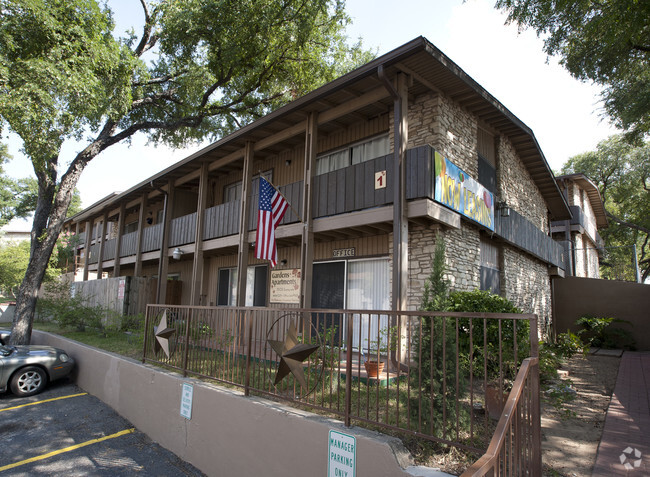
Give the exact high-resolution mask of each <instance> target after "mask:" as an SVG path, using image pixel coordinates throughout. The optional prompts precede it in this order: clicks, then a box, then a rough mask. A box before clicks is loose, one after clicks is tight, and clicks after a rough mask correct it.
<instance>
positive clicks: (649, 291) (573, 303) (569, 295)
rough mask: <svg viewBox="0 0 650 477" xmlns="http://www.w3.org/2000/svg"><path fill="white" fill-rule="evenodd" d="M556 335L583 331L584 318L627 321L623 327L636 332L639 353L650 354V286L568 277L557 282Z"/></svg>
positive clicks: (554, 301) (555, 298)
mask: <svg viewBox="0 0 650 477" xmlns="http://www.w3.org/2000/svg"><path fill="white" fill-rule="evenodd" d="M553 308H554V323H555V332H556V333H563V332H566V330H567V329H570V330H572V331H577V330H579V329H580V328H579V327H578V326H576V325H575V321H576V320H577V319H578V318H580V317H581V316H583V315H592V316H599V317H614V318H618V319H621V320H627V321H629V322H631V323H632V325H631V327H630V325H625V324H621V325H620V327H621V328H623V329H629V330H631V331H632V334H633V336H634V339H635V340H636V347H637V349H638V350H642V351H648V350H650V286H649V285H643V284H640V283H629V282H618V281H613V280H598V279H595V278H581V277H567V278H556V279H554V280H553Z"/></svg>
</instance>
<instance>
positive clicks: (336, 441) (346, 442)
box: [327, 430, 357, 477]
mask: <svg viewBox="0 0 650 477" xmlns="http://www.w3.org/2000/svg"><path fill="white" fill-rule="evenodd" d="M356 470H357V440H356V438H355V437H354V436H348V435H347V434H343V433H341V432H337V431H332V430H330V434H329V439H328V446H327V477H355V476H356Z"/></svg>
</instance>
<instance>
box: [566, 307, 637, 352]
mask: <svg viewBox="0 0 650 477" xmlns="http://www.w3.org/2000/svg"><path fill="white" fill-rule="evenodd" d="M613 323H627V324H629V321H625V320H619V319H616V318H611V317H603V318H600V317H597V316H592V315H584V316H582V317H581V318H579V319H578V320H577V321H576V324H577V325H580V326H582V329H581V330H580V331H578V336H579V337H580V338H581V339H582V341H583V342H584V343H585V344H586V345H587V346H589V347H596V348H609V349H612V348H617V349H627V350H634V349H636V346H635V345H636V342H635V340H634V337H633V336H632V334H631V333H630V332H629V331H627V330H624V329H622V328H616V327H613V326H612V324H613Z"/></svg>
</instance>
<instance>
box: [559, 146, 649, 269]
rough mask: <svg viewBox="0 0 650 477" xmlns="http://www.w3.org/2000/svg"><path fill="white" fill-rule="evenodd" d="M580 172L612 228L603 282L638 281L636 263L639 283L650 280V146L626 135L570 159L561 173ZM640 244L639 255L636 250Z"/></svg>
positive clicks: (607, 240) (606, 231) (607, 238)
mask: <svg viewBox="0 0 650 477" xmlns="http://www.w3.org/2000/svg"><path fill="white" fill-rule="evenodd" d="M575 172H581V173H584V174H586V175H587V176H588V177H589V178H590V179H591V180H592V181H594V182H595V183H596V185H597V186H598V189H599V191H600V194H601V197H602V199H603V202H604V204H605V213H606V214H607V218H608V219H609V227H608V228H606V229H604V230H602V231H601V233H602V236H603V239H604V240H605V246H606V248H605V252H606V253H605V257H606V258H605V261H604V263H603V267H602V273H603V276H604V277H605V278H611V279H620V280H634V279H635V278H636V277H635V276H634V275H635V267H634V265H635V264H634V260H636V263H637V265H638V268H639V270H640V274H641V279H642V281H645V280H647V279H648V277H650V142H646V143H645V144H643V145H641V146H632V145H630V144H629V143H628V142H627V141H625V140H624V138H623V137H622V136H612V137H610V138H609V139H606V140H604V141H601V142H600V143H599V144H598V146H597V149H596V150H595V151H590V152H585V153H583V154H579V155H577V156H574V157H572V158H570V159H569V160H568V161H567V163H566V164H565V165H564V166H563V168H562V173H564V174H571V173H575ZM635 245H636V249H637V256H636V257H634V254H633V249H634V246H635Z"/></svg>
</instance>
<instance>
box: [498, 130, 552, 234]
mask: <svg viewBox="0 0 650 477" xmlns="http://www.w3.org/2000/svg"><path fill="white" fill-rule="evenodd" d="M497 187H498V196H499V200H502V201H505V202H506V203H507V204H508V206H509V207H510V208H511V209H513V210H516V211H517V212H519V213H520V214H521V215H523V216H524V217H525V218H527V219H528V220H530V221H531V222H532V223H533V224H535V226H536V227H537V228H538V229H540V230H542V231H543V232H544V233H548V232H549V224H548V209H547V206H546V202H545V201H544V198H543V197H542V194H541V193H540V192H539V190H538V189H537V186H536V185H535V183H534V182H533V180H532V179H531V177H530V174H529V173H528V171H527V170H526V168H525V166H524V164H523V162H521V160H520V159H519V157H518V156H517V152H516V151H515V148H514V146H513V145H512V143H511V142H510V141H509V140H508V139H507V138H506V137H505V136H501V137H500V138H499V141H498V148H497Z"/></svg>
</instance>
